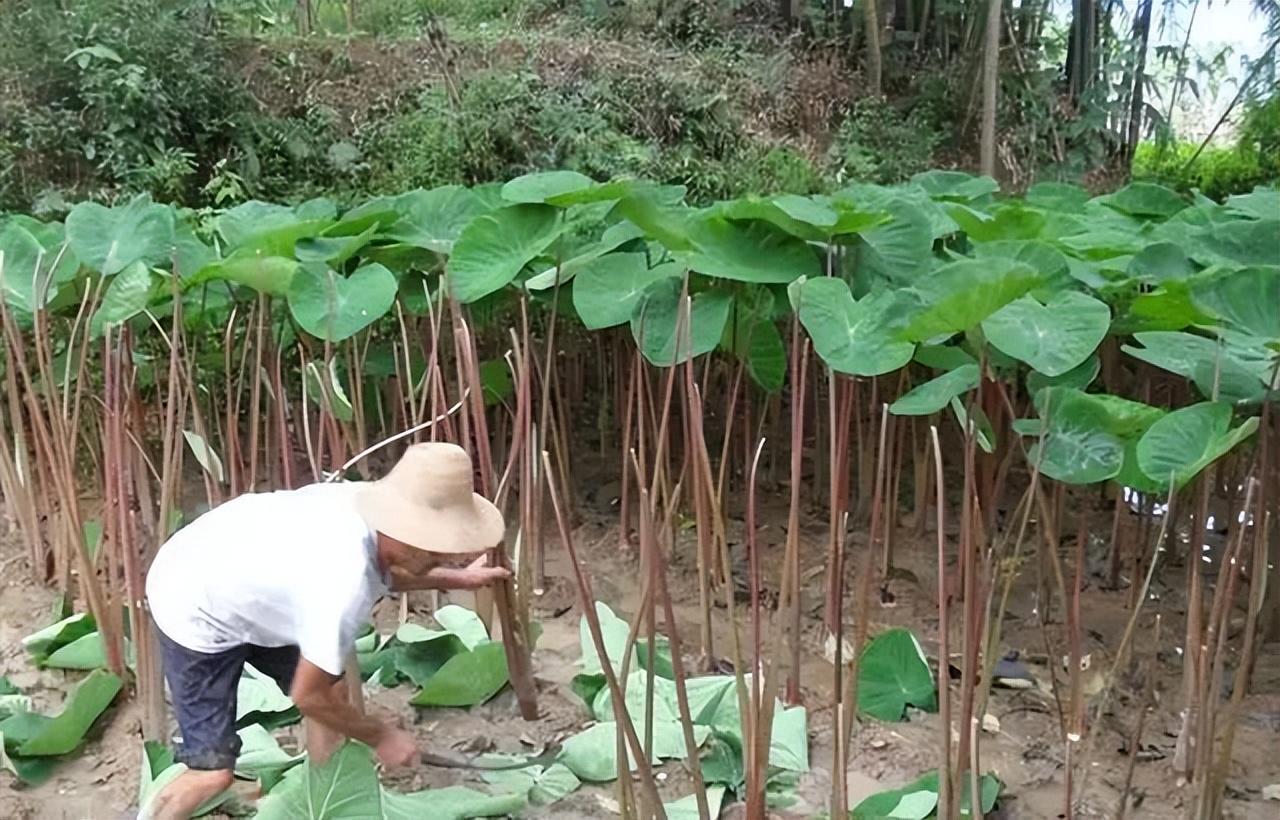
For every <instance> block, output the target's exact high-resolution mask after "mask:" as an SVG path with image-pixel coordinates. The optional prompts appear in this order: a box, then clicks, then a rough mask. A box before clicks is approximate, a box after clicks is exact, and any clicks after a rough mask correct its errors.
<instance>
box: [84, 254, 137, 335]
mask: <svg viewBox="0 0 1280 820" xmlns="http://www.w3.org/2000/svg"><path fill="white" fill-rule="evenodd" d="M150 298H151V269H150V268H148V267H147V266H146V265H145V264H143V263H142V262H134V263H133V264H132V265H130V266H129V267H127V268H125V269H124V270H123V271H121V272H120V273H119V274H117V275H116V276H115V277H113V278H112V279H111V284H109V285H107V292H106V293H104V294H103V296H102V304H100V305H99V306H98V310H97V311H96V312H95V313H94V314H93V321H92V322H91V323H90V332H91V333H92V334H93V335H95V336H97V335H99V334H101V333H102V331H103V330H104V329H106V328H107V327H109V326H110V327H115V326H117V325H121V324H124V323H125V322H127V321H129V320H130V319H132V318H133V317H134V316H137V315H138V314H139V313H141V312H142V311H143V310H144V309H145V308H146V307H147V301H148V300H149V299H150Z"/></svg>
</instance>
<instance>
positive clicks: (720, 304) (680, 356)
mask: <svg viewBox="0 0 1280 820" xmlns="http://www.w3.org/2000/svg"><path fill="white" fill-rule="evenodd" d="M682 292H683V284H682V283H681V281H680V280H679V279H676V278H667V279H660V280H658V281H656V282H654V283H653V284H651V285H649V286H648V287H647V288H645V290H644V293H643V294H642V295H641V298H640V300H639V301H637V302H636V305H635V309H634V311H633V312H632V314H631V335H632V337H633V338H634V339H635V340H636V344H637V345H639V347H640V351H641V352H642V353H643V354H644V357H645V358H646V359H648V360H649V361H650V362H652V363H653V364H655V365H657V366H659V367H670V366H671V365H674V364H682V363H683V362H686V361H688V360H689V359H690V358H697V357H698V356H701V355H703V354H704V353H710V352H711V351H712V350H714V349H715V348H716V345H718V344H719V343H720V339H721V337H722V336H723V335H724V326H725V322H727V321H728V319H729V308H730V307H731V306H732V304H733V297H732V295H731V294H730V293H728V292H727V291H723V290H706V291H702V292H701V293H696V294H694V295H693V297H692V306H691V307H690V308H689V309H688V310H686V309H685V307H684V306H683V305H682V304H681V303H682V301H683V300H682V298H681V294H682Z"/></svg>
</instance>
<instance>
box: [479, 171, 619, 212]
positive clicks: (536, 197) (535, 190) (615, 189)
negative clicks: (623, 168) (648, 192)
mask: <svg viewBox="0 0 1280 820" xmlns="http://www.w3.org/2000/svg"><path fill="white" fill-rule="evenodd" d="M634 186H635V182H634V181H632V180H627V179H618V180H614V181H613V182H596V181H595V180H593V179H591V177H588V176H584V175H583V174H580V173H578V172H577V171H543V172H539V173H534V174H526V175H524V176H522V177H517V178H515V179H513V180H511V181H510V182H508V183H506V184H505V185H503V186H502V198H503V199H505V200H507V201H508V202H519V203H525V204H531V203H545V204H547V205H555V206H556V207H560V208H567V207H570V206H572V205H583V204H587V203H596V202H610V201H613V200H617V199H621V198H622V197H624V196H626V195H627V194H628V193H630V192H631V190H632V188H634Z"/></svg>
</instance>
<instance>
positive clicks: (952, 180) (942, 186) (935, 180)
mask: <svg viewBox="0 0 1280 820" xmlns="http://www.w3.org/2000/svg"><path fill="white" fill-rule="evenodd" d="M911 184H912V185H915V186H916V187H917V188H920V189H921V190H923V191H924V192H925V193H926V194H928V195H929V196H930V197H932V198H934V199H943V200H948V201H952V202H972V201H973V200H975V199H985V198H986V197H988V196H990V195H991V194H994V193H996V192H998V191H999V190H1000V183H998V182H996V181H995V180H994V179H992V178H991V177H989V176H980V177H976V176H974V175H973V174H966V173H964V172H963V171H943V170H937V169H935V170H931V171H922V172H921V173H918V174H916V175H915V176H913V177H911Z"/></svg>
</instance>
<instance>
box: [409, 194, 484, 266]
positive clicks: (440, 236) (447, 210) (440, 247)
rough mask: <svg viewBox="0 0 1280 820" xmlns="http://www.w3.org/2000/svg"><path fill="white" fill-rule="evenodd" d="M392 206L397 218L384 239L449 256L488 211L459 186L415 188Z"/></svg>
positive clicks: (479, 200) (481, 203)
mask: <svg viewBox="0 0 1280 820" xmlns="http://www.w3.org/2000/svg"><path fill="white" fill-rule="evenodd" d="M393 204H394V206H395V208H396V210H397V211H398V212H399V213H400V218H399V219H398V220H397V221H396V222H395V223H394V224H393V225H392V226H391V228H390V229H389V230H387V232H386V234H385V236H386V237H387V238H388V239H393V240H395V241H396V242H402V243H404V244H407V245H413V246H414V247H418V248H424V249H426V250H429V251H434V252H435V253H443V254H448V253H450V252H452V250H453V246H454V243H455V242H457V241H458V237H459V236H461V235H462V231H463V229H464V228H466V227H467V225H469V224H470V223H471V221H472V220H473V219H475V218H476V217H478V216H480V215H482V214H486V213H488V212H489V211H490V207H489V205H488V204H487V203H486V202H485V201H484V200H483V199H482V198H481V197H479V196H478V195H476V193H475V192H473V191H470V190H468V189H466V188H463V187H462V186H460V185H446V186H444V187H441V188H432V189H431V190H430V191H424V190H422V189H421V188H419V189H417V190H415V191H409V192H408V193H405V194H401V195H400V196H398V197H396V198H395V199H394V200H393Z"/></svg>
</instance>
